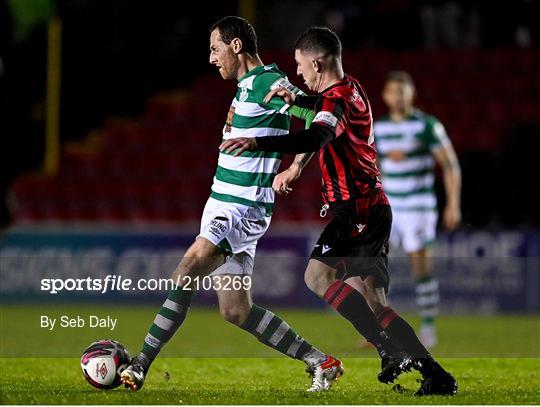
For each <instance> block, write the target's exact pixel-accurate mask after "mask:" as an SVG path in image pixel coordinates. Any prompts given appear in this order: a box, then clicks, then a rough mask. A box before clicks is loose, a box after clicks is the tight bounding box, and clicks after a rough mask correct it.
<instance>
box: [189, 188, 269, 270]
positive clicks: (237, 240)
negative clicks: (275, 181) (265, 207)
mask: <svg viewBox="0 0 540 407" xmlns="http://www.w3.org/2000/svg"><path fill="white" fill-rule="evenodd" d="M271 219H272V218H271V217H270V216H265V214H264V213H263V211H262V210H261V208H258V207H248V206H244V205H239V204H234V203H229V202H222V201H218V200H217V199H214V198H208V201H207V202H206V205H205V206H204V211H203V215H202V219H201V231H200V233H199V236H197V237H204V238H205V239H207V240H209V241H210V242H212V243H213V244H215V245H216V246H219V247H221V248H223V249H225V250H226V251H227V252H228V255H227V259H226V261H225V264H223V265H222V266H220V267H218V268H217V269H216V270H215V271H214V272H213V273H212V275H216V274H238V275H244V274H248V275H251V274H252V273H253V264H254V258H255V250H256V248H257V242H258V241H259V239H260V238H261V237H262V236H263V235H264V234H265V232H266V231H267V229H268V227H269V226H270V221H271Z"/></svg>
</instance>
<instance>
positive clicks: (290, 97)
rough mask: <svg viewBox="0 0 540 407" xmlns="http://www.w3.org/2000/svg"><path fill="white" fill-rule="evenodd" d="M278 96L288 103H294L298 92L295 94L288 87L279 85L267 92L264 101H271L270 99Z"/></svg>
mask: <svg viewBox="0 0 540 407" xmlns="http://www.w3.org/2000/svg"><path fill="white" fill-rule="evenodd" d="M276 96H278V97H280V98H282V99H283V100H284V101H285V103H287V104H288V105H294V102H295V100H296V94H294V93H293V92H291V91H290V90H289V89H287V88H284V87H279V88H276V89H272V90H271V91H270V92H268V93H267V94H266V96H265V97H264V103H270V100H271V99H272V98H273V97H276Z"/></svg>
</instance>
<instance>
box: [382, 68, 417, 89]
mask: <svg viewBox="0 0 540 407" xmlns="http://www.w3.org/2000/svg"><path fill="white" fill-rule="evenodd" d="M388 82H400V83H403V84H405V85H410V86H412V87H413V88H414V81H413V78H412V76H411V74H410V73H409V72H406V71H391V72H388V73H387V74H386V77H385V78H384V83H388Z"/></svg>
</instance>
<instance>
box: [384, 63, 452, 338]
mask: <svg viewBox="0 0 540 407" xmlns="http://www.w3.org/2000/svg"><path fill="white" fill-rule="evenodd" d="M414 96H415V86H414V83H413V80H412V78H411V76H410V75H409V74H408V73H407V72H403V71H394V72H390V73H389V74H388V75H387V77H386V80H385V84H384V88H383V92H382V97H383V101H384V103H385V104H386V106H387V107H388V115H387V116H384V117H381V118H380V119H379V120H377V121H376V122H375V125H374V129H375V143H376V145H377V151H378V154H379V166H380V170H381V173H382V182H383V186H384V190H385V192H386V194H387V195H388V198H389V200H390V204H391V205H392V211H393V215H394V222H393V225H392V233H391V235H390V244H391V245H392V246H394V247H399V246H401V247H402V248H403V250H404V251H405V253H407V255H408V257H409V261H410V267H411V270H412V273H413V275H414V278H415V282H416V303H417V305H418V308H419V311H420V317H421V318H422V322H421V326H420V332H419V336H420V339H421V341H422V342H423V344H424V345H425V346H426V347H427V348H431V347H433V346H435V344H436V343H437V335H436V330H435V325H434V321H435V317H436V316H437V314H438V305H439V283H438V281H437V279H436V278H435V276H434V275H433V271H432V265H431V262H430V246H431V244H432V243H433V241H434V240H435V230H436V227H437V218H438V214H437V199H436V195H435V190H434V182H435V162H437V163H438V164H439V165H440V167H441V169H442V174H443V181H444V189H445V192H446V206H445V208H444V211H443V214H442V223H443V225H444V227H445V228H447V229H448V230H454V229H456V228H457V227H458V226H459V223H460V221H461V210H460V194H461V170H460V167H459V162H458V160H457V158H456V154H455V152H454V148H453V147H452V143H451V142H450V140H449V139H448V137H447V135H446V131H445V130H444V127H443V125H442V124H441V123H440V122H439V121H438V120H437V119H436V118H435V117H433V116H430V115H428V114H426V113H424V112H422V111H420V110H418V109H417V108H415V107H414V104H413V103H414Z"/></svg>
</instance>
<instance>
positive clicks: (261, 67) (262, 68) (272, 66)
mask: <svg viewBox="0 0 540 407" xmlns="http://www.w3.org/2000/svg"><path fill="white" fill-rule="evenodd" d="M276 68H277V67H276V64H270V65H259V66H257V67H255V68H253V69H252V70H251V71H249V72H248V73H246V74H245V75H244V76H242V77H241V78H239V79H238V82H242V81H243V80H244V79H246V78H248V77H250V76H252V75H258V74H260V73H261V72H263V71H270V70H274V69H276Z"/></svg>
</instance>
